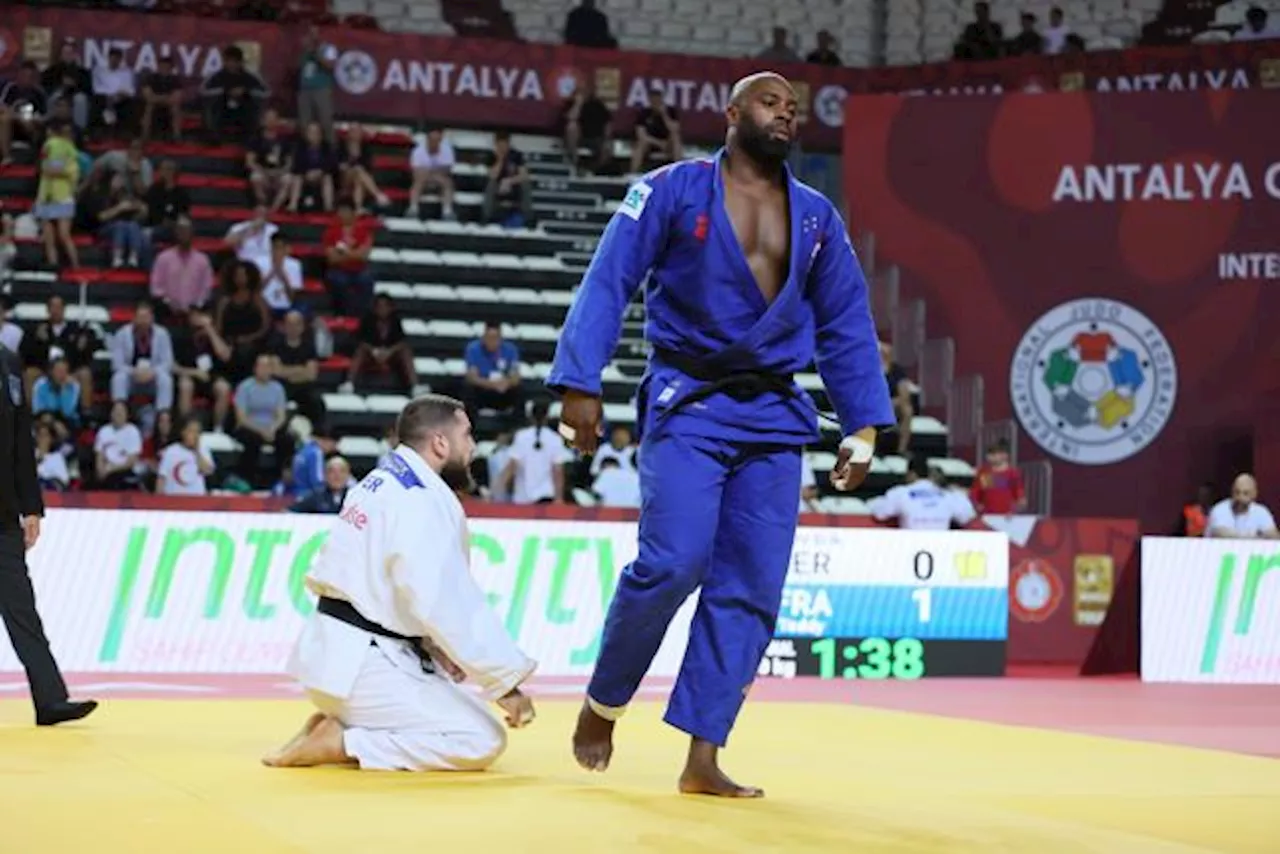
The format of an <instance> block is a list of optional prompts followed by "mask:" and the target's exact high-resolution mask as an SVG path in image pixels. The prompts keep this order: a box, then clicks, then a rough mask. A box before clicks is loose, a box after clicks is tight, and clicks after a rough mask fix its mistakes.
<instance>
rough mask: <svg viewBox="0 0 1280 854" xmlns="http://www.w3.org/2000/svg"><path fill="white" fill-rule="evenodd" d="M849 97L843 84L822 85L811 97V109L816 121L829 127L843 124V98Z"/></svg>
mask: <svg viewBox="0 0 1280 854" xmlns="http://www.w3.org/2000/svg"><path fill="white" fill-rule="evenodd" d="M847 97H849V93H848V92H847V91H845V88H844V87H843V86H835V85H831V86H823V87H822V88H821V89H819V90H818V94H817V95H815V96H814V97H813V111H814V113H816V114H817V116H818V121H820V122H822V123H823V124H824V125H826V126H827V127H829V128H838V127H841V126H843V125H844V100H845V98H847Z"/></svg>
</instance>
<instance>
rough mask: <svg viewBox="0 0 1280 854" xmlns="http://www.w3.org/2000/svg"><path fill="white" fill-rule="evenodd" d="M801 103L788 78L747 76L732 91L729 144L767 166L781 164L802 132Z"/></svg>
mask: <svg viewBox="0 0 1280 854" xmlns="http://www.w3.org/2000/svg"><path fill="white" fill-rule="evenodd" d="M799 114H800V101H799V98H797V96H796V90H795V88H794V87H793V86H792V85H791V83H790V81H788V80H787V78H785V77H783V76H782V75H781V74H776V73H774V72H772V71H761V72H758V73H756V74H751V75H748V76H746V77H743V78H742V79H741V80H739V81H738V82H737V83H735V84H733V89H732V90H731V91H730V92H729V106H728V107H727V108H726V109H725V120H726V121H727V122H728V125H729V129H728V132H727V133H726V134H725V145H726V146H727V147H728V148H729V149H730V150H731V151H732V150H734V149H737V150H740V151H742V152H743V153H745V154H746V155H747V156H748V157H750V158H751V159H752V160H755V161H757V162H759V163H760V164H762V165H765V166H774V165H781V164H782V162H783V161H784V160H786V159H787V155H788V154H790V153H791V144H792V142H793V141H794V140H795V138H796V135H797V133H798V132H799Z"/></svg>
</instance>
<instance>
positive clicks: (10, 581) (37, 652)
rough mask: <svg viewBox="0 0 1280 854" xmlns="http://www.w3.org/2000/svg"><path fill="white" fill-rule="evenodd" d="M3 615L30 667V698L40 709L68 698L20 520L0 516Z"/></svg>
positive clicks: (26, 666)
mask: <svg viewBox="0 0 1280 854" xmlns="http://www.w3.org/2000/svg"><path fill="white" fill-rule="evenodd" d="M0 617H3V618H4V627H5V629H6V630H7V631H8V632H9V640H10V642H12V644H13V650H14V652H16V653H17V654H18V660H19V661H21V662H22V668H23V669H24V670H26V671H27V682H28V683H29V684H30V685H31V700H32V702H33V703H34V704H35V707H36V709H37V710H39V709H48V708H51V707H53V706H56V705H58V704H59V703H64V702H66V700H67V683H66V682H64V681H63V680H62V672H61V671H60V670H58V663H57V662H56V661H54V660H53V651H52V650H50V649H49V639H48V638H47V637H45V634H44V624H43V623H42V622H41V621H40V614H39V613H38V612H37V611H36V593H35V590H34V588H32V586H31V577H30V575H28V574H27V553H26V548H25V547H24V546H23V544H22V528H21V527H19V525H18V520H17V519H13V518H5V519H0Z"/></svg>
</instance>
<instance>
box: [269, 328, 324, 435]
mask: <svg viewBox="0 0 1280 854" xmlns="http://www.w3.org/2000/svg"><path fill="white" fill-rule="evenodd" d="M268 352H269V353H271V355H272V356H273V357H275V367H274V368H273V373H274V375H275V377H276V379H278V380H280V382H282V383H283V384H284V390H285V394H286V395H288V397H289V399H290V400H292V401H293V402H294V403H295V404H297V407H298V412H300V413H302V414H303V415H305V416H306V417H307V420H309V421H310V422H311V423H312V424H319V423H321V422H322V421H323V420H324V414H325V409H324V397H323V396H322V395H321V394H320V390H319V389H318V388H317V387H316V380H318V379H319V378H320V360H319V359H318V358H316V348H315V344H314V343H313V342H312V340H311V337H310V336H308V335H307V322H306V320H305V319H303V317H302V312H300V311H290V312H289V313H288V314H286V315H285V316H284V323H283V329H282V330H281V331H280V332H279V333H278V334H277V335H276V336H275V338H274V339H273V340H272V341H271V345H270V347H269V348H268Z"/></svg>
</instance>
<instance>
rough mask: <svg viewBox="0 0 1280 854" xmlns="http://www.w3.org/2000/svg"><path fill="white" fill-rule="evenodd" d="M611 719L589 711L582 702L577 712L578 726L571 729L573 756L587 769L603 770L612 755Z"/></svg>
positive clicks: (587, 706)
mask: <svg viewBox="0 0 1280 854" xmlns="http://www.w3.org/2000/svg"><path fill="white" fill-rule="evenodd" d="M613 724H614V722H613V721H607V720H605V719H604V718H602V717H600V716H599V715H597V714H596V713H595V712H593V711H591V706H590V705H589V704H587V703H585V702H584V703H583V704H582V711H580V712H578V727H577V729H575V730H574V731H573V756H574V758H575V759H577V760H578V764H579V765H581V766H582V767H583V768H585V769H587V770H588V771H604V770H605V769H606V768H608V767H609V760H610V759H611V758H612V757H613Z"/></svg>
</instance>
